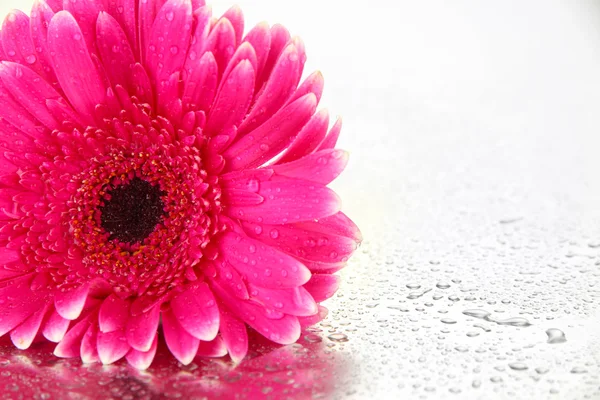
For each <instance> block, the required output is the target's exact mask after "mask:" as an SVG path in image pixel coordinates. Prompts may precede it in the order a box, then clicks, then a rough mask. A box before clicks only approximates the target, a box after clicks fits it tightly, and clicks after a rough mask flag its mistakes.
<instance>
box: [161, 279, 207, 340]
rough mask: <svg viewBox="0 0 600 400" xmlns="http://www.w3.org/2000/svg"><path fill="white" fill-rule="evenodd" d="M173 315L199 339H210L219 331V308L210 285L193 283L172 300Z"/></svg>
mask: <svg viewBox="0 0 600 400" xmlns="http://www.w3.org/2000/svg"><path fill="white" fill-rule="evenodd" d="M171 309H172V310H173V315H174V316H175V317H176V318H177V321H179V324H180V325H181V326H182V327H183V328H184V329H185V330H186V331H187V332H188V333H189V334H191V335H192V336H194V337H195V338H197V339H200V340H204V341H210V340H213V339H214V338H215V336H217V333H218V332H219V308H218V307H217V302H216V300H215V297H214V296H213V294H212V292H211V291H210V289H209V288H208V285H207V284H206V283H204V282H202V283H198V284H194V285H192V286H191V287H190V288H189V289H188V290H186V291H185V292H183V293H181V294H179V295H178V296H177V297H175V298H174V299H173V300H171Z"/></svg>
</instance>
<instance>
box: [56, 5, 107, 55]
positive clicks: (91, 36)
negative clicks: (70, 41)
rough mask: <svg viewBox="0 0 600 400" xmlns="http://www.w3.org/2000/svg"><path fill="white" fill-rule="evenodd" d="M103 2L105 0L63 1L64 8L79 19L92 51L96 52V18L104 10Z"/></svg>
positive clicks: (82, 31) (78, 23) (76, 19)
mask: <svg viewBox="0 0 600 400" xmlns="http://www.w3.org/2000/svg"><path fill="white" fill-rule="evenodd" d="M103 3H104V1H103V0H85V1H72V0H65V1H64V2H63V9H64V10H65V11H68V12H69V13H70V14H71V15H72V16H73V17H74V18H75V21H77V25H79V29H81V33H82V34H83V38H84V39H85V42H86V43H87V47H88V49H89V51H90V52H94V51H95V49H96V48H95V43H96V20H97V19H98V14H99V13H100V12H101V11H104V4H103Z"/></svg>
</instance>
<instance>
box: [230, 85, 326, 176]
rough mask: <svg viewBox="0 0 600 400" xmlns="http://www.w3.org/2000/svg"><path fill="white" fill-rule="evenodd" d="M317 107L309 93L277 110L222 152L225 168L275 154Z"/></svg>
mask: <svg viewBox="0 0 600 400" xmlns="http://www.w3.org/2000/svg"><path fill="white" fill-rule="evenodd" d="M316 107H317V101H316V98H315V96H314V95H313V94H308V95H306V96H304V97H302V98H300V99H299V100H296V101H295V102H293V103H292V104H290V105H288V106H286V107H285V108H283V109H281V110H280V111H278V112H277V113H276V114H275V115H274V116H273V117H272V118H270V119H269V120H268V121H266V122H265V123H264V124H262V125H261V126H260V127H259V128H257V129H256V130H254V131H252V132H250V133H248V134H247V135H245V136H242V137H241V138H240V139H238V140H237V141H236V142H235V143H234V144H233V145H232V146H231V147H229V149H227V151H226V152H225V153H224V154H223V156H224V157H225V160H226V161H227V169H228V170H229V171H231V170H239V169H243V168H254V167H258V166H260V165H262V164H263V163H265V162H267V161H268V160H269V159H271V158H272V157H274V156H276V155H277V154H279V152H281V150H283V149H284V148H285V147H286V146H287V145H288V144H289V142H290V138H292V137H294V136H296V135H297V134H298V132H299V131H300V130H301V129H302V127H303V126H304V125H306V123H307V122H308V121H309V120H310V118H311V116H312V114H313V113H314V112H315V109H316Z"/></svg>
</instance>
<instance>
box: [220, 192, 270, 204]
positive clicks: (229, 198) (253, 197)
mask: <svg viewBox="0 0 600 400" xmlns="http://www.w3.org/2000/svg"><path fill="white" fill-rule="evenodd" d="M222 200H223V203H225V204H227V205H229V206H241V207H248V206H256V205H259V204H260V203H262V202H263V201H265V198H264V197H262V196H261V195H260V194H258V193H253V192H248V191H246V190H237V189H227V190H224V191H223V195H222Z"/></svg>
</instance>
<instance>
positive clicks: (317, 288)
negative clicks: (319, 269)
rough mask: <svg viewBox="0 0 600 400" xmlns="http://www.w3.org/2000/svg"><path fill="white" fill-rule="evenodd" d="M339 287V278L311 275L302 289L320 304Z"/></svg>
mask: <svg viewBox="0 0 600 400" xmlns="http://www.w3.org/2000/svg"><path fill="white" fill-rule="evenodd" d="M339 286H340V277H339V276H337V275H330V274H313V276H312V277H311V278H310V280H309V281H308V282H306V284H305V285H304V288H305V289H306V290H308V292H309V293H310V294H311V295H312V297H313V298H314V299H315V301H316V302H318V303H320V302H322V301H325V300H327V299H328V298H330V297H331V296H333V295H334V294H335V292H336V291H337V290H338V288H339Z"/></svg>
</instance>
